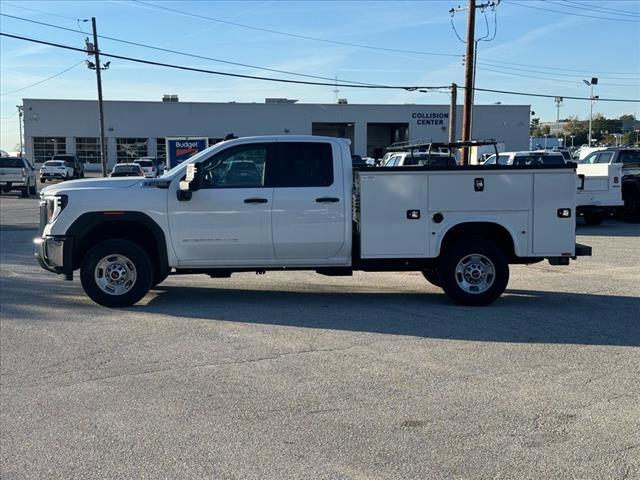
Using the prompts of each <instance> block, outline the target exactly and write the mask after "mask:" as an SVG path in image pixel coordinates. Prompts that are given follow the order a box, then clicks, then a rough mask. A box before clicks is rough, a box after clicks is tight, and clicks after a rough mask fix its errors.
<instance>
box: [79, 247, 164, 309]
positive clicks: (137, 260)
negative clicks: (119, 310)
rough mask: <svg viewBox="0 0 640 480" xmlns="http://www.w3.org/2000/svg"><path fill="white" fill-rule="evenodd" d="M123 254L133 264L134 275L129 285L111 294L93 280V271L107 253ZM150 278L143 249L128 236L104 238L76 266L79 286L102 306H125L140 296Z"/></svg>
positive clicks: (151, 269) (149, 262)
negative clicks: (127, 288) (120, 238)
mask: <svg viewBox="0 0 640 480" xmlns="http://www.w3.org/2000/svg"><path fill="white" fill-rule="evenodd" d="M111 255H113V256H115V255H120V256H124V257H126V258H127V259H128V260H129V261H130V262H131V263H132V264H133V266H134V267H135V273H136V278H135V281H134V283H133V285H132V286H131V287H130V289H129V290H128V291H126V292H125V293H122V294H119V295H114V294H110V293H107V292H105V291H104V290H103V289H102V288H101V287H100V286H99V285H98V283H96V279H95V272H96V267H97V266H98V263H99V262H101V261H102V260H103V259H106V258H107V257H109V256H111ZM152 278H153V266H152V265H151V261H150V260H149V257H148V256H147V254H146V253H145V251H144V250H143V249H142V248H141V247H140V246H139V245H138V244H136V243H134V242H131V241H129V240H105V241H104V242H100V243H98V244H97V245H95V246H94V247H92V248H91V249H89V251H88V252H87V253H86V254H85V256H84V258H83V259H82V265H81V267H80V280H81V282H82V288H84V291H85V292H86V294H87V295H88V296H89V298H91V300H93V301H94V302H96V303H98V304H100V305H103V306H105V307H109V308H113V307H129V306H131V305H133V304H135V303H137V302H138V301H140V300H141V299H142V297H144V296H145V295H146V294H147V292H148V291H149V288H150V287H151V281H152Z"/></svg>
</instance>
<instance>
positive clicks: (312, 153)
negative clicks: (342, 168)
mask: <svg viewBox="0 0 640 480" xmlns="http://www.w3.org/2000/svg"><path fill="white" fill-rule="evenodd" d="M276 145H277V147H276V155H275V158H274V164H273V175H274V181H273V182H274V185H273V186H274V187H328V186H329V185H331V184H332V183H333V155H332V154H331V144H329V143H324V142H322V143H321V142H315V143H314V142H283V143H278V144H276Z"/></svg>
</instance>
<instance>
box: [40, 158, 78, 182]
mask: <svg viewBox="0 0 640 480" xmlns="http://www.w3.org/2000/svg"><path fill="white" fill-rule="evenodd" d="M74 177H75V166H74V164H73V162H66V161H63V160H49V161H48V162H44V163H43V164H42V167H40V183H45V182H46V181H47V180H56V179H58V180H68V179H70V178H74Z"/></svg>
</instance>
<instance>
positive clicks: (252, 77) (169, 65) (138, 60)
mask: <svg viewBox="0 0 640 480" xmlns="http://www.w3.org/2000/svg"><path fill="white" fill-rule="evenodd" d="M0 35H1V36H4V37H10V38H15V39H18V40H25V41H27V42H33V43H39V44H42V45H49V46H51V47H57V48H63V49H66V50H73V51H76V52H82V53H85V54H86V53H87V51H86V50H85V49H83V48H78V47H72V46H70V45H62V44H59V43H54V42H48V41H45V40H37V39H34V38H28V37H23V36H20V35H13V34H9V33H4V32H0ZM100 55H101V56H103V57H110V58H117V59H119V60H128V61H130V62H136V63H144V64H147V65H155V66H158V67H167V68H173V69H176V70H186V71H191V72H199V73H209V74H212V75H221V76H225V77H234V78H245V79H250V80H263V81H270V82H279V83H289V84H298V85H315V86H323V87H336V86H337V87H345V88H366V89H377V88H378V89H388V90H407V91H410V92H411V91H415V90H420V89H423V90H431V89H435V88H448V87H447V86H444V87H443V86H438V87H433V86H401V85H369V84H364V85H361V84H351V83H335V82H334V83H328V82H311V81H306V80H291V79H286V78H273V77H260V76H257V75H243V74H240V73H230V72H221V71H216V70H208V69H205V68H195V67H187V66H184V65H175V64H172V63H164V62H156V61H152V60H144V59H141V58H134V57H126V56H124V55H116V54H113V53H104V52H100ZM80 63H82V62H80Z"/></svg>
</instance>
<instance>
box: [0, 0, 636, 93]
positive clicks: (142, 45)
mask: <svg viewBox="0 0 640 480" xmlns="http://www.w3.org/2000/svg"><path fill="white" fill-rule="evenodd" d="M21 8H26V7H21ZM31 10H35V9H31ZM38 11H39V12H42V13H47V14H50V15H56V14H51V13H49V12H44V11H43V10H38ZM0 15H1V16H4V17H8V18H13V19H15V20H21V21H24V22H29V23H33V24H37V25H43V26H47V27H51V28H57V29H59V30H65V31H68V32H74V33H82V34H84V35H86V32H84V31H82V30H76V29H73V28H67V27H63V26H60V25H54V24H50V23H46V22H40V21H37V20H31V19H28V18H23V17H18V16H15V15H9V14H6V13H0ZM56 16H58V15H56ZM62 17H63V18H67V19H70V20H78V19H75V18H72V17H66V16H62ZM99 37H100V38H104V39H105V40H111V41H114V42H120V43H125V44H129V45H135V46H140V47H143V48H150V49H154V50H158V51H165V52H167V53H175V54H178V55H184V56H189V57H193V58H199V59H203V60H211V61H214V62H219V63H226V64H229V65H236V66H244V67H247V68H254V69H256V70H265V71H273V72H274V73H285V74H288V75H295V76H306V77H309V78H318V79H321V80H326V79H329V80H334V78H329V77H322V76H316V75H307V74H302V73H297V72H289V71H286V70H277V69H269V68H266V67H260V66H256V65H251V64H244V63H239V62H232V61H229V60H223V59H219V58H213V57H207V56H203V55H197V54H191V53H187V52H179V51H176V50H170V49H166V48H162V47H156V46H153V45H147V44H143V43H139V42H134V41H129V40H124V39H121V38H115V37H110V36H106V35H100V36H99ZM374 48H375V47H374ZM414 53H415V52H414ZM418 53H419V52H418ZM455 56H457V57H460V58H462V55H455ZM479 58H480V57H479ZM482 60H483V61H484V62H487V63H494V64H498V65H496V66H499V64H504V65H511V66H517V67H534V68H538V69H543V70H544V69H548V70H549V69H550V70H553V71H554V72H558V71H565V72H575V73H580V74H583V75H589V74H605V75H638V72H611V71H602V70H577V69H568V68H564V67H558V66H552V65H548V66H545V65H532V64H528V63H516V62H507V61H503V60H492V59H482ZM546 73H547V74H548V75H558V74H557V73H551V72H546ZM601 78H603V77H601ZM341 81H343V82H349V83H363V82H357V81H353V80H341Z"/></svg>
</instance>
